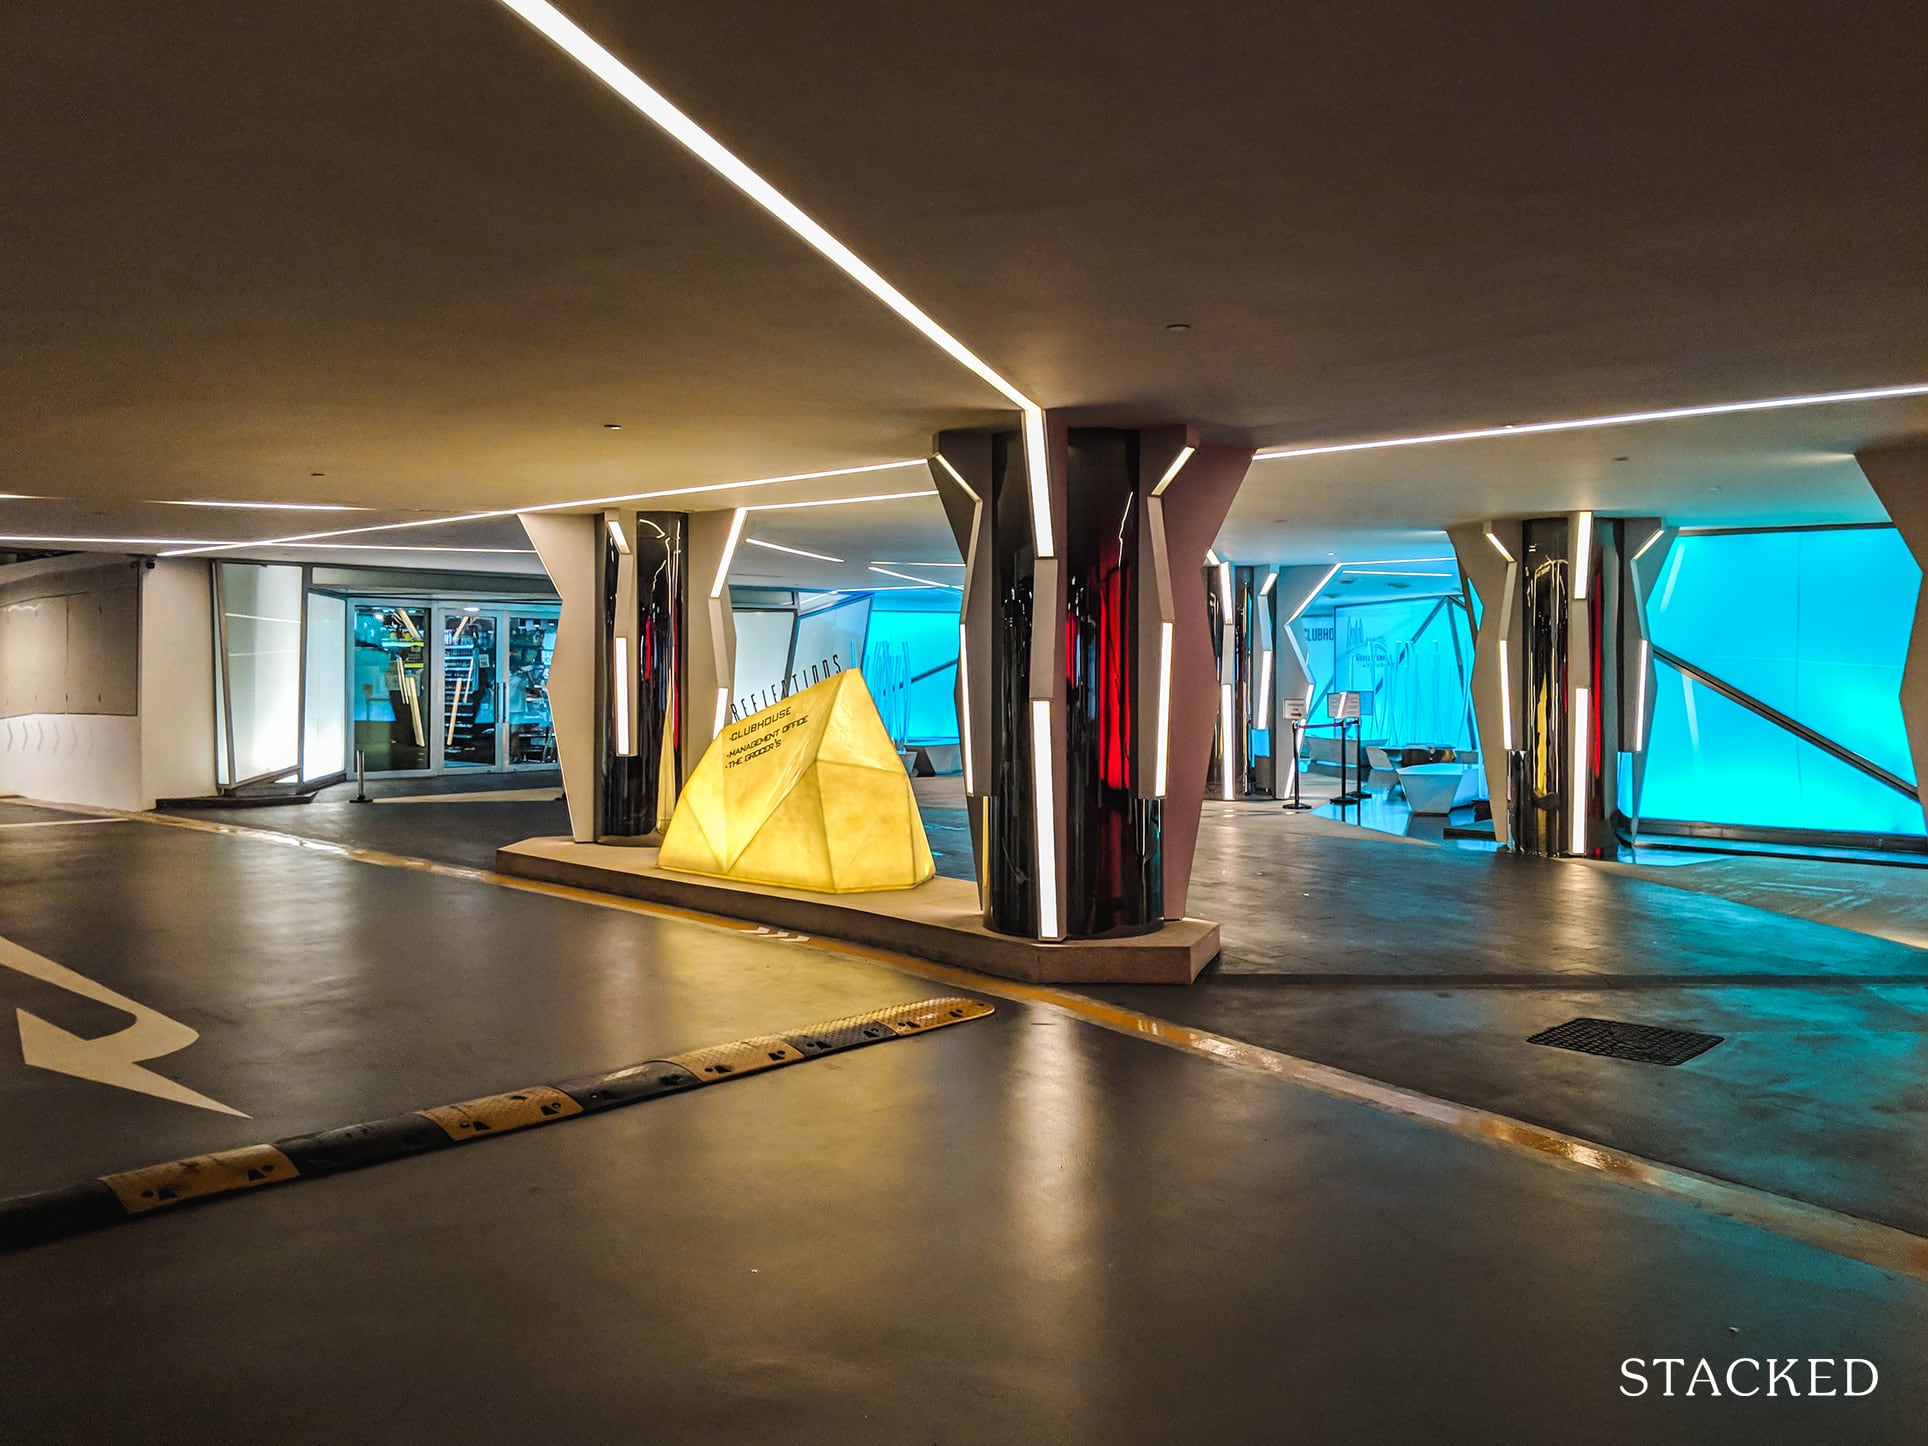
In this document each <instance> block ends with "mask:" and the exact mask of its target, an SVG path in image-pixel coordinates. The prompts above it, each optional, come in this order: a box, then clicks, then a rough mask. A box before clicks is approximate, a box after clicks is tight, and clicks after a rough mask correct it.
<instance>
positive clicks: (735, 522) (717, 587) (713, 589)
mask: <svg viewBox="0 0 1928 1446" xmlns="http://www.w3.org/2000/svg"><path fill="white" fill-rule="evenodd" d="M749 515H750V509H749V508H747V507H739V508H737V509H736V513H735V515H734V516H732V517H731V518H730V535H729V537H728V538H726V539H725V540H724V543H723V556H722V557H720V558H718V559H717V562H716V580H715V581H714V582H712V583H711V584H710V598H711V600H712V601H714V600H715V599H717V598H720V597H722V596H723V589H724V588H725V587H727V586H728V585H729V581H730V563H731V562H732V561H734V560H735V558H736V547H737V544H738V543H739V542H741V541H742V540H743V524H744V522H745V520H746V519H748V517H749Z"/></svg>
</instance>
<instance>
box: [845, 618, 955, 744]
mask: <svg viewBox="0 0 1928 1446" xmlns="http://www.w3.org/2000/svg"><path fill="white" fill-rule="evenodd" d="M887 597H888V598H890V599H891V601H892V602H896V601H897V598H896V597H893V596H892V595H890V594H883V593H880V594H878V599H877V602H878V605H877V606H876V607H875V608H874V609H873V610H872V612H871V616H870V638H869V648H868V651H867V652H866V653H865V655H864V681H865V683H867V684H868V685H869V687H870V691H871V695H872V696H873V697H874V698H876V700H877V705H878V709H879V711H880V712H881V713H882V714H883V717H884V721H885V724H886V726H888V727H891V728H892V729H893V731H894V732H895V731H897V730H900V729H901V733H900V734H899V736H900V737H901V738H902V739H905V740H908V741H913V742H917V743H955V742H956V741H957V736H958V730H957V625H958V614H957V599H958V595H957V594H956V593H954V592H953V593H949V594H948V596H946V597H944V598H943V599H942V600H941V601H942V602H943V603H945V604H946V607H945V609H944V610H943V611H931V610H928V608H927V606H924V605H923V604H924V601H925V600H924V599H922V598H920V599H918V602H919V604H920V606H919V607H918V608H917V609H915V610H912V609H903V610H899V609H898V608H894V607H893V608H890V609H888V610H886V608H885V607H884V605H883V604H884V600H885V599H886V598H887Z"/></svg>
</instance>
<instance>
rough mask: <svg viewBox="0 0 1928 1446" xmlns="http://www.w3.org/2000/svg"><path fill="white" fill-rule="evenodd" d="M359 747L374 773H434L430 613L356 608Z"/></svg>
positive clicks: (355, 702)
mask: <svg viewBox="0 0 1928 1446" xmlns="http://www.w3.org/2000/svg"><path fill="white" fill-rule="evenodd" d="M354 649H355V652H354V662H353V665H352V669H351V671H352V673H353V676H354V685H353V691H352V695H351V699H350V701H351V703H352V705H353V712H354V723H355V747H357V748H359V749H361V750H362V754H363V759H364V766H365V767H366V768H367V770H368V772H370V773H405V772H412V771H416V770H420V769H425V768H427V767H429V764H430V758H429V746H428V739H429V735H428V728H427V723H426V717H427V712H428V695H427V690H428V609H427V608H425V607H395V606H390V605H387V604H370V603H360V604H357V605H356V607H355V638H354Z"/></svg>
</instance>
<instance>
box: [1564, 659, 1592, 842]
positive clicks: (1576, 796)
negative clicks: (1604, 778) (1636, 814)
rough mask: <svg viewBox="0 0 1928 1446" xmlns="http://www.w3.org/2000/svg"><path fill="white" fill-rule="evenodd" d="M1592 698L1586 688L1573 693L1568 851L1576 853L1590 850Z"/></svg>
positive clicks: (1575, 690) (1577, 689)
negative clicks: (1571, 814)
mask: <svg viewBox="0 0 1928 1446" xmlns="http://www.w3.org/2000/svg"><path fill="white" fill-rule="evenodd" d="M1590 696H1591V695H1590V694H1589V693H1588V691H1587V689H1585V688H1575V689H1574V690H1573V768H1572V770H1571V772H1572V774H1573V800H1572V803H1571V804H1570V805H1569V807H1570V808H1571V809H1572V812H1573V822H1572V825H1571V827H1570V829H1569V833H1570V834H1571V838H1570V840H1569V842H1570V844H1571V848H1570V850H1569V851H1570V852H1572V853H1576V854H1583V853H1585V852H1586V851H1587V806H1586V805H1587V742H1588V739H1589V738H1590V737H1591V733H1590V731H1589V730H1590V728H1591V720H1590V719H1589V718H1588V716H1587V702H1588V699H1589V697H1590Z"/></svg>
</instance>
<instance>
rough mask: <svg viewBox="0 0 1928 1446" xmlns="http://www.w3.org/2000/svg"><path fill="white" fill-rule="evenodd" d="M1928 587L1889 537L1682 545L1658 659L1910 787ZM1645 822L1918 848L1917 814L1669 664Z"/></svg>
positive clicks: (1650, 756) (1656, 636)
mask: <svg viewBox="0 0 1928 1446" xmlns="http://www.w3.org/2000/svg"><path fill="white" fill-rule="evenodd" d="M1920 586H1921V571H1920V569H1919V568H1917V567H1916V566H1915V563H1914V560H1913V559H1912V558H1911V557H1910V556H1909V554H1908V550H1907V548H1906V546H1905V545H1904V544H1903V543H1902V541H1901V537H1900V534H1898V533H1897V532H1895V531H1894V530H1893V529H1892V528H1872V529H1817V530H1807V531H1779V532H1758V533H1736V534H1726V535H1719V534H1716V535H1712V536H1699V537H1682V538H1679V539H1678V540H1676V541H1675V543H1674V545H1673V549H1672V551H1671V552H1670V554H1669V555H1668V558H1667V561H1666V563H1665V565H1664V566H1663V568H1662V570H1661V574H1660V577H1659V579H1658V581H1657V583H1656V585H1655V587H1654V591H1653V596H1652V598H1651V600H1650V601H1649V604H1648V625H1649V629H1650V631H1651V633H1652V636H1653V642H1654V645H1655V646H1656V647H1657V648H1660V649H1663V650H1665V651H1667V652H1669V653H1673V654H1675V655H1677V656H1678V657H1679V658H1680V659H1681V660H1682V661H1683V662H1685V663H1688V664H1691V665H1693V666H1694V667H1696V668H1698V669H1700V670H1702V671H1704V672H1705V673H1707V674H1709V675H1711V676H1713V677H1715V678H1718V679H1720V680H1721V681H1722V682H1724V683H1726V684H1728V685H1729V686H1730V687H1732V688H1735V689H1738V690H1739V691H1741V692H1743V693H1745V694H1748V695H1749V696H1751V697H1753V698H1756V699H1758V700H1760V701H1761V702H1762V703H1764V704H1766V705H1767V706H1768V707H1770V708H1772V709H1775V710H1776V711H1778V712H1780V713H1783V714H1785V715H1787V716H1788V717H1790V718H1792V719H1794V720H1795V721H1797V722H1799V723H1801V724H1803V725H1804V726H1806V727H1807V728H1810V729H1812V730H1813V731H1814V732H1816V733H1819V734H1821V735H1823V736H1824V737H1826V738H1828V739H1830V740H1832V741H1833V742H1835V743H1837V744H1839V745H1840V746H1841V747H1842V748H1844V749H1846V750H1848V751H1849V752H1851V753H1854V754H1857V755H1859V756H1860V757H1862V758H1864V759H1867V760H1868V761H1869V762H1871V763H1874V764H1877V765H1879V766H1880V767H1881V768H1884V769H1886V770H1888V771H1889V772H1891V773H1894V774H1897V775H1899V776H1900V777H1901V778H1903V779H1906V780H1907V781H1908V782H1910V783H1912V782H1913V781H1914V765H1913V761H1912V759H1911V757H1910V754H1909V750H1908V735H1907V730H1906V728H1905V726H1904V724H1903V722H1902V716H1901V700H1900V690H1901V672H1902V668H1903V665H1904V664H1905V662H1906V658H1907V651H1908V636H1909V632H1910V629H1911V627H1912V624H1913V621H1914V610H1915V596H1916V593H1917V592H1918V591H1919V589H1920ZM1657 674H1658V687H1657V692H1656V694H1655V697H1654V717H1653V725H1652V731H1651V737H1650V739H1649V742H1648V751H1647V773H1646V783H1645V787H1644V789H1643V790H1642V795H1641V800H1640V814H1641V817H1642V819H1644V820H1663V819H1664V820H1675V821H1681V822H1697V823H1716V824H1726V825H1730V826H1737V827H1743V828H1747V827H1752V828H1793V829H1823V830H1830V831H1836V832H1846V833H1881V834H1891V835H1895V834H1900V835H1916V836H1919V835H1921V834H1922V833H1923V832H1924V830H1923V825H1922V815H1921V809H1920V807H1919V806H1918V805H1917V804H1916V803H1915V802H1914V801H1913V800H1912V799H1909V798H1908V797H1907V796H1906V795H1904V794H1902V793H1900V792H1898V791H1897V790H1895V789H1892V788H1889V787H1887V786H1886V785H1884V784H1882V783H1881V782H1880V781H1879V780H1877V779H1875V778H1873V777H1870V776H1869V775H1868V774H1866V773H1863V772H1861V771H1859V770H1857V769H1855V768H1854V767H1852V766H1851V765H1849V764H1847V763H1845V762H1843V761H1842V760H1841V759H1839V758H1836V757H1834V756H1833V755H1832V754H1830V753H1828V752H1827V751H1826V750H1824V749H1821V748H1817V747H1815V746H1814V745H1813V744H1811V743H1808V742H1805V741H1804V740H1802V739H1801V738H1800V737H1799V736H1798V735H1796V734H1794V733H1791V732H1789V731H1787V730H1786V729H1783V728H1781V727H1779V726H1777V725H1776V724H1774V723H1773V722H1771V721H1769V720H1768V719H1766V718H1764V717H1762V716H1760V715H1759V714H1758V713H1755V712H1752V711H1750V710H1749V709H1747V708H1745V707H1743V706H1742V705H1740V704H1738V703H1735V702H1733V701H1731V700H1730V699H1728V698H1726V697H1724V696H1722V695H1721V694H1720V693H1718V692H1716V691H1715V690H1714V689H1712V688H1710V687H1708V686H1707V685H1706V684H1705V683H1702V682H1698V681H1696V680H1695V679H1694V678H1693V677H1691V676H1690V675H1688V674H1687V673H1684V672H1681V671H1679V670H1677V669H1675V668H1672V667H1669V666H1667V665H1666V664H1664V663H1662V664H1660V665H1659V666H1658V668H1657Z"/></svg>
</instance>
